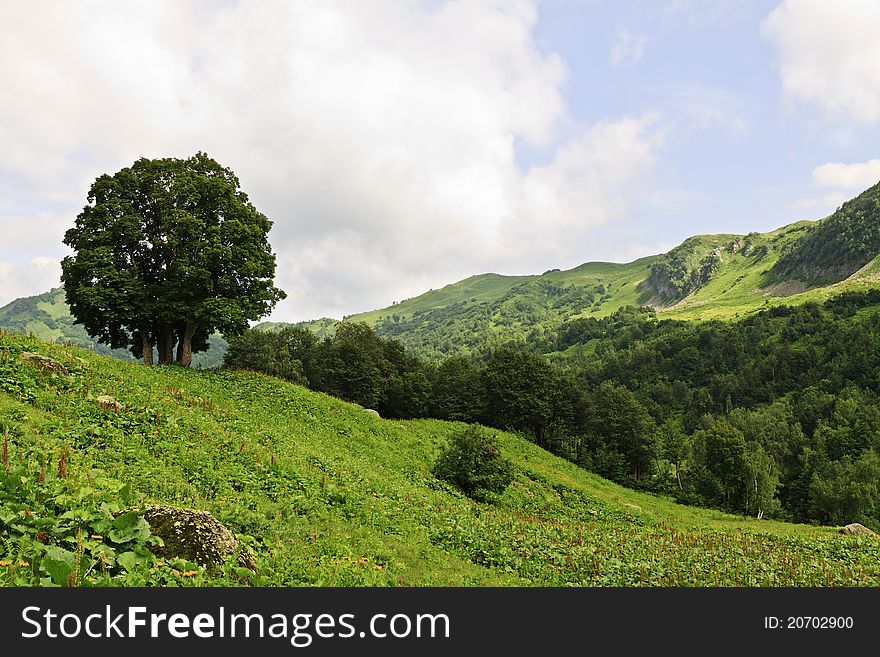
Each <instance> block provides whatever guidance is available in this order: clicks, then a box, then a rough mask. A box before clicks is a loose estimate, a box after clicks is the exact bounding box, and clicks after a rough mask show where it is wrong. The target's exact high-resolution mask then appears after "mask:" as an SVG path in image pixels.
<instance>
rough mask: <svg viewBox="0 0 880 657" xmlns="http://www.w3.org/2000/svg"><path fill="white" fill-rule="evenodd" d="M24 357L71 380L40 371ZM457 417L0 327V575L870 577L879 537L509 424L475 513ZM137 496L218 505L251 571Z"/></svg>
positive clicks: (87, 580)
mask: <svg viewBox="0 0 880 657" xmlns="http://www.w3.org/2000/svg"><path fill="white" fill-rule="evenodd" d="M23 351H34V352H38V353H40V354H43V355H45V356H49V357H51V358H53V359H56V360H57V361H59V362H60V363H62V364H63V365H65V367H66V368H67V371H68V374H67V375H64V374H55V373H41V372H40V371H38V370H36V369H34V368H32V367H31V366H29V365H27V364H25V363H24V362H22V359H21V356H20V354H21V353H22V352H23ZM103 395H110V396H112V397H113V398H114V399H115V401H116V402H117V404H113V403H107V402H106V401H105V403H104V404H100V403H98V401H97V398H98V397H100V396H103ZM463 426H464V425H461V424H456V423H447V422H441V421H437V420H416V421H390V420H384V419H379V418H376V417H373V416H372V415H370V414H368V413H366V412H365V410H364V409H362V408H361V407H359V406H356V405H353V404H348V403H345V402H342V401H338V400H336V399H334V398H331V397H328V396H326V395H322V394H319V393H315V392H311V391H309V390H307V389H305V388H303V387H300V386H297V385H293V384H290V383H286V382H283V381H280V380H278V379H275V378H272V377H268V376H264V375H260V374H256V373H250V372H245V371H235V372H233V371H199V370H187V369H183V368H180V367H175V366H165V367H154V368H148V367H144V366H142V365H138V364H135V363H131V362H124V361H120V360H114V359H111V358H108V357H105V356H100V355H97V354H94V353H92V352H89V351H85V350H81V349H78V348H75V347H71V346H66V345H59V344H48V343H45V342H42V341H40V340H38V339H36V338H33V337H28V336H25V335H20V334H10V333H3V332H0V434H2V435H0V440H2V445H3V447H2V457H3V463H2V464H0V468H2V473H0V476H2V477H3V480H2V481H3V482H4V485H3V487H2V489H0V490H2V492H0V564H2V565H0V582H2V583H3V584H5V585H13V586H15V585H55V584H60V585H76V586H138V585H163V586H178V585H180V586H228V585H245V586H248V585H249V586H254V585H256V586H496V585H500V586H699V587H712V586H878V585H880V541H878V540H877V539H876V538H873V537H852V536H842V535H840V534H838V533H837V532H836V528H833V527H813V526H807V525H794V524H785V523H780V522H775V521H768V520H761V521H758V520H755V519H751V518H744V517H739V516H733V515H727V514H724V513H721V512H718V511H712V510H706V509H699V508H693V507H685V506H681V505H677V504H675V503H673V502H671V501H669V500H667V499H663V498H660V497H655V496H651V495H648V494H642V493H637V492H633V491H630V490H628V489H625V488H622V487H620V486H618V485H616V484H613V483H611V482H609V481H606V480H604V479H602V478H600V477H598V476H596V475H593V474H591V473H588V472H586V471H584V470H582V469H580V468H578V467H577V466H576V465H574V464H572V463H570V462H567V461H565V460H563V459H560V458H557V457H555V456H553V455H551V454H549V453H548V452H546V451H544V450H542V449H540V448H538V447H537V446H536V445H534V444H533V443H531V442H529V441H527V440H525V439H523V438H521V437H519V436H517V435H513V434H509V433H503V432H498V436H499V438H500V440H501V444H502V450H503V453H504V456H506V457H507V458H509V459H510V460H511V461H512V462H513V464H514V466H515V478H514V481H513V483H512V484H511V485H510V486H509V487H508V488H507V490H506V491H505V492H504V493H503V494H501V495H499V496H497V497H495V498H493V499H491V500H489V501H488V502H475V501H473V500H471V499H469V498H468V497H466V496H464V495H463V494H462V493H460V492H459V491H458V490H456V489H455V488H453V487H451V486H450V485H448V484H446V483H443V482H441V481H438V480H437V479H436V478H435V477H434V476H433V475H432V474H431V468H432V465H433V463H434V460H435V459H436V457H437V455H438V454H439V452H440V450H441V449H442V448H443V446H444V445H445V444H446V441H447V439H448V437H449V436H450V435H451V433H452V432H454V431H457V430H460V429H461V428H463ZM486 430H487V431H493V432H494V430H491V429H486ZM148 503H162V504H169V505H174V506H181V507H186V508H194V509H204V510H207V511H210V512H211V513H212V514H214V515H215V516H216V517H217V518H218V519H220V520H221V521H222V522H224V523H225V524H226V525H227V526H228V527H229V528H230V529H232V530H233V531H234V532H235V533H236V534H237V535H238V536H239V538H240V540H241V542H242V543H243V544H244V545H245V546H247V549H248V550H249V551H251V552H252V554H253V556H254V559H255V562H256V564H257V570H256V572H254V571H251V570H248V569H244V568H241V567H239V566H237V565H236V564H235V563H228V564H226V565H225V566H224V567H222V568H214V569H210V570H209V569H206V568H204V567H202V566H200V565H199V564H195V563H190V562H185V561H183V560H181V559H177V560H174V559H170V560H162V559H159V558H158V557H156V556H155V555H153V553H152V552H151V551H150V550H149V546H150V535H149V531H148V528H147V527H145V526H144V524H143V523H142V522H140V518H139V516H138V513H137V512H138V510H139V509H141V508H143V506H144V505H145V504H148ZM125 510H128V511H134V513H130V512H129V513H123V515H122V516H119V515H114V514H118V513H119V511H125ZM114 518H116V520H114ZM120 518H121V519H122V520H120Z"/></svg>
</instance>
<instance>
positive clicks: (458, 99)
mask: <svg viewBox="0 0 880 657" xmlns="http://www.w3.org/2000/svg"><path fill="white" fill-rule="evenodd" d="M5 14H6V19H7V20H4V22H3V24H2V25H0V57H2V61H4V63H5V64H4V66H3V67H2V68H0V85H2V86H3V88H4V89H5V93H4V101H3V102H2V103H0V235H2V237H0V304H5V303H7V302H8V301H11V300H12V299H14V298H16V297H18V296H23V295H30V294H37V293H40V292H43V291H45V290H46V289H48V288H50V287H53V286H55V285H57V282H58V273H59V271H60V269H59V261H60V259H61V258H62V257H64V256H65V255H66V254H67V253H68V251H67V250H66V248H65V247H64V246H63V245H62V244H61V239H62V237H63V234H64V231H65V230H66V229H67V228H69V227H70V226H71V225H72V224H73V221H74V218H75V216H76V214H77V212H79V210H80V209H81V208H82V206H83V204H84V203H85V197H86V193H87V190H88V187H89V185H90V183H91V182H92V181H93V180H94V179H95V177H97V176H98V175H100V174H101V173H112V172H115V171H117V170H119V169H120V168H122V167H124V166H127V165H129V164H131V163H132V162H133V161H134V160H135V159H137V158H138V157H141V156H145V157H165V156H178V157H185V156H188V155H190V154H192V153H194V152H195V151H197V150H204V151H207V152H208V154H209V155H211V156H212V157H215V158H216V159H218V160H219V161H220V162H222V163H223V164H225V165H226V166H229V167H230V168H232V169H233V170H234V171H236V173H238V175H239V177H240V179H241V181H242V187H243V189H244V191H245V192H247V193H248V194H249V196H250V197H251V200H252V201H253V202H254V204H255V205H256V206H257V208H258V209H260V210H261V211H262V212H264V213H265V214H266V215H267V216H269V218H270V219H272V220H273V221H274V222H275V223H274V228H273V230H272V233H271V234H270V238H271V240H272V245H273V248H274V250H275V251H276V252H277V254H278V273H277V282H278V284H279V285H280V286H281V287H282V288H283V289H285V290H286V291H287V292H288V295H289V298H288V299H287V300H286V301H285V302H283V303H282V304H280V305H279V306H278V308H277V309H276V311H275V313H274V315H273V317H272V319H275V320H287V321H294V320H302V319H311V318H315V317H319V316H333V317H341V316H342V315H343V314H350V313H354V312H358V311H362V310H367V309H371V308H375V307H382V306H386V305H389V304H390V303H391V302H392V301H396V300H400V299H402V298H406V297H409V296H413V295H415V294H418V293H420V292H423V291H425V290H427V289H429V288H436V287H440V286H442V285H444V284H446V283H450V282H453V281H455V280H459V279H461V278H464V277H466V276H469V275H472V274H476V273H481V272H485V271H496V272H500V273H509V274H522V273H540V272H541V271H544V270H545V269H549V268H553V267H561V268H568V267H573V266H576V265H578V264H580V263H582V262H585V261H588V260H612V261H628V260H632V259H634V258H636V257H640V256H644V255H649V254H653V253H658V252H662V251H665V250H668V249H669V248H671V247H672V246H674V245H675V244H677V243H679V242H680V241H681V240H683V239H684V238H686V237H688V236H690V235H693V234H698V233H712V232H736V233H746V232H750V231H753V230H758V231H766V230H772V229H774V228H777V227H779V226H782V225H784V224H787V223H790V222H792V221H795V220H798V219H816V218H821V217H823V216H825V215H827V214H829V213H830V212H831V211H833V210H834V209H835V207H837V205H839V203H840V202H842V201H843V200H845V199H846V198H850V197H852V196H854V195H856V194H857V193H858V192H859V191H861V190H863V189H864V188H866V187H868V186H870V185H872V184H874V183H876V182H877V181H878V180H880V152H878V151H880V40H878V39H877V38H876V35H877V34H880V3H878V2H876V1H874V0H840V1H835V2H830V1H826V0H784V1H781V2H759V1H750V0H718V1H717V2H712V1H710V0H655V1H648V0H643V1H629V2H621V1H603V0H534V1H533V0H485V1H484V0H465V1H455V0H450V1H439V0H431V1H425V2H419V1H417V0H412V1H404V0H370V1H369V2H364V1H355V0H348V1H346V0H340V1H338V2H325V3H312V2H304V1H303V2H299V1H290V2H287V1H280V0H279V1H278V2H256V1H251V0H241V1H238V2H228V1H223V2H211V1H198V2H197V1H192V2H186V1H183V2H172V1H170V0H168V1H164V2H163V1H151V2H147V1H146V0H144V1H140V0H135V1H132V2H126V3H116V2H110V1H108V0H88V1H87V2H84V3H82V4H80V3H77V5H76V6H74V5H73V4H72V3H66V2H62V1H61V0H55V1H50V0H41V1H39V2H31V3H20V4H18V5H13V6H11V7H8V8H7V10H6V11H5ZM96 17H100V18H96Z"/></svg>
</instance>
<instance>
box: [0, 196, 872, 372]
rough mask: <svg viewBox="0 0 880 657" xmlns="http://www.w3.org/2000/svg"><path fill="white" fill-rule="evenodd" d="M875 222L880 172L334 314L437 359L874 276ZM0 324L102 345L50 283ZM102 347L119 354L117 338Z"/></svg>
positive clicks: (217, 358) (824, 292) (761, 302)
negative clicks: (834, 204)
mask: <svg viewBox="0 0 880 657" xmlns="http://www.w3.org/2000/svg"><path fill="white" fill-rule="evenodd" d="M877 226H880V184H878V185H875V186H874V187H872V188H870V189H868V190H866V191H865V192H864V193H862V194H860V195H859V196H858V197H856V198H854V199H853V200H851V201H848V202H846V203H844V204H843V205H842V206H841V207H840V208H839V209H838V210H837V211H836V212H834V213H833V214H832V215H830V216H829V217H827V218H825V219H823V220H821V221H798V222H795V223H792V224H789V225H787V226H784V227H782V228H779V229H777V230H774V231H771V232H769V233H749V234H747V235H736V234H719V235H697V236H694V237H690V238H688V239H686V240H685V241H684V242H682V244H680V245H679V246H677V247H675V248H674V249H672V250H671V251H669V252H668V253H664V254H660V255H655V256H649V257H645V258H640V259H638V260H635V261H633V262H630V263H623V264H621V263H612V262H587V263H584V264H582V265H580V266H578V267H575V268H573V269H570V270H565V271H561V270H559V269H551V270H549V271H546V272H544V273H543V274H540V275H524V276H503V275H500V274H494V273H489V274H480V275H477V276H471V277H469V278H466V279H464V280H462V281H459V282H456V283H452V284H450V285H447V286H445V287H443V288H440V289H438V290H430V291H428V292H426V293H424V294H421V295H418V296H416V297H413V298H410V299H406V300H404V301H401V302H400V303H394V304H392V305H391V306H388V307H386V308H381V309H378V310H373V311H370V312H366V313H360V314H356V315H349V316H346V317H345V318H344V321H348V322H365V323H367V324H368V325H369V326H371V327H373V328H374V329H375V330H376V332H377V333H378V334H379V335H381V336H383V337H393V338H396V339H398V340H399V341H400V342H402V343H403V344H404V345H405V346H406V347H407V348H408V349H409V350H410V352H411V353H413V354H416V355H419V356H421V357H425V358H429V359H433V360H440V359H443V358H445V357H447V356H450V355H458V354H470V353H484V352H485V351H487V350H490V349H492V348H495V347H498V346H501V345H510V344H517V343H535V342H541V341H542V340H543V339H544V338H546V337H547V336H549V335H552V334H553V333H554V332H555V331H556V330H557V329H558V328H559V327H560V326H561V325H562V324H563V323H565V322H569V321H571V320H577V319H581V318H588V317H597V318H598V317H607V316H609V315H611V314H612V313H614V312H616V311H617V310H619V309H620V308H622V307H624V306H629V305H646V306H651V307H652V308H654V309H655V310H656V311H657V312H658V314H659V315H660V316H662V317H664V318H670V319H683V320H699V321H703V320H711V319H732V318H735V317H742V316H745V315H749V314H753V313H755V312H757V311H759V310H762V309H767V308H771V307H775V306H782V305H786V306H790V305H799V304H802V303H805V302H810V301H815V302H823V301H826V300H828V299H829V298H832V297H835V296H838V295H840V294H842V293H845V292H858V291H863V290H866V289H871V288H873V287H875V286H876V285H877V283H878V281H880V260H878V254H880V229H878V228H877ZM335 323H336V320H333V319H329V318H322V319H318V320H314V321H310V322H300V323H299V324H297V325H298V326H304V327H307V328H309V329H310V330H312V331H313V332H315V333H316V334H317V335H318V336H319V337H325V336H327V335H330V334H332V332H333V326H334V324H335ZM282 325H283V324H280V323H272V322H266V323H263V324H260V325H258V328H262V329H266V330H276V329H278V328H280V327H281V326H282ZM0 328H3V329H6V330H11V331H25V332H33V333H34V334H35V335H37V336H38V337H41V338H44V339H47V340H54V341H59V342H63V341H71V342H73V343H74V344H77V345H82V346H87V347H89V348H93V349H95V350H97V351H98V352H99V353H109V349H107V348H106V347H105V346H103V345H99V344H97V343H95V342H94V341H93V340H92V339H91V338H89V337H88V336H87V335H86V334H85V332H84V331H83V330H82V328H81V327H79V326H77V325H74V324H73V320H72V318H71V317H70V316H69V313H68V309H67V306H66V304H65V303H64V295H63V293H62V291H61V289H60V288H56V289H54V290H52V291H50V292H47V293H46V294H43V295H39V296H36V297H29V298H27V299H18V300H16V301H13V302H12V303H11V304H9V305H7V306H5V307H4V308H0ZM225 350H226V344H225V342H224V341H223V340H222V338H220V336H212V338H211V349H209V351H208V352H205V353H203V354H197V355H196V356H195V361H194V362H195V363H196V365H197V366H199V367H213V366H215V365H217V364H219V363H220V362H221V361H222V358H223V353H225ZM113 355H116V356H119V357H122V358H129V355H128V354H127V352H125V351H123V350H117V352H114V354H113Z"/></svg>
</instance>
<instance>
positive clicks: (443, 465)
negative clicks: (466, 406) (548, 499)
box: [433, 425, 514, 501]
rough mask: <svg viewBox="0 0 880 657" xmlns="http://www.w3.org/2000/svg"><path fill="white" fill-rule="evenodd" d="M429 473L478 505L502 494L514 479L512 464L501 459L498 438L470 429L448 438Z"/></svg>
mask: <svg viewBox="0 0 880 657" xmlns="http://www.w3.org/2000/svg"><path fill="white" fill-rule="evenodd" d="M433 473H434V476H435V477H437V478H438V479H441V480H443V481H446V482H448V483H450V484H454V485H455V486H458V488H460V489H461V491H462V492H463V493H464V494H465V495H467V496H469V497H472V498H473V499H475V500H479V501H485V500H487V499H488V498H489V497H490V496H491V494H493V493H502V492H504V489H505V488H507V486H508V485H509V484H510V482H511V481H513V476H514V470H513V464H512V463H511V462H510V461H509V460H507V459H506V458H504V457H503V456H502V455H501V445H500V443H499V441H498V436H497V435H495V434H492V435H489V434H487V433H485V432H484V431H483V430H482V429H480V428H479V427H477V426H473V425H471V426H469V427H468V428H467V429H465V430H464V431H459V432H456V433H454V434H453V435H452V436H450V438H449V444H448V445H447V446H446V448H445V449H444V450H443V452H442V453H441V454H440V456H439V457H438V458H437V461H436V462H435V463H434V468H433Z"/></svg>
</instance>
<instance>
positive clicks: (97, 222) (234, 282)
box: [61, 153, 285, 366]
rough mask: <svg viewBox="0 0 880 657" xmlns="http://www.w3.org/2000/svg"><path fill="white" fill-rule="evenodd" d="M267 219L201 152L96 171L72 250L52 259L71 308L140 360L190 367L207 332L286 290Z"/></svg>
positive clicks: (244, 322)
mask: <svg viewBox="0 0 880 657" xmlns="http://www.w3.org/2000/svg"><path fill="white" fill-rule="evenodd" d="M271 226H272V222H271V221H269V219H267V218H266V217H265V216H264V215H263V214H261V213H260V212H258V211H257V209H256V208H255V207H254V206H253V204H252V203H251V202H250V201H249V200H248V197H247V195H246V194H245V193H244V192H242V191H241V190H240V189H239V181H238V178H237V177H236V176H235V174H234V173H233V172H232V171H231V170H229V169H227V168H226V167H223V166H221V165H220V164H218V163H217V162H216V161H214V160H213V159H211V158H210V157H208V156H207V155H206V154H204V153H197V154H196V155H194V156H193V157H190V158H187V159H183V160H182V159H175V158H164V159H155V160H150V159H146V158H141V159H139V160H138V161H137V162H135V163H134V164H133V165H132V166H131V167H127V168H124V169H122V170H121V171H119V172H117V173H115V174H114V175H112V176H111V175H107V174H105V175H102V176H100V177H99V178H98V179H97V180H95V182H94V184H92V187H91V189H90V190H89V194H88V204H87V205H86V206H85V207H84V208H83V211H82V212H81V213H80V214H79V216H77V218H76V224H75V226H74V227H73V228H71V229H70V230H68V231H67V233H66V234H65V237H64V243H65V244H67V245H68V246H70V247H71V248H72V249H73V250H74V252H75V253H74V255H72V256H68V257H66V258H65V259H64V260H63V261H62V263H61V266H62V276H61V280H62V282H63V283H64V288H65V291H66V296H67V303H68V304H69V305H70V311H71V314H72V315H73V316H74V317H75V318H76V320H77V322H79V323H81V324H83V325H84V326H85V328H86V330H87V331H88V332H89V334H91V335H93V336H96V337H98V338H99V339H100V340H101V341H102V342H105V343H107V344H110V345H111V346H112V347H114V348H117V347H130V348H131V350H132V352H133V353H134V354H135V355H137V356H142V357H143V359H144V362H145V363H147V364H152V362H153V347H154V346H155V347H157V350H158V354H159V363H160V364H163V363H171V362H174V361H176V362H178V363H179V364H181V365H185V366H189V365H190V364H191V362H192V353H193V351H194V350H196V351H198V350H202V349H205V348H206V346H207V338H208V336H209V335H210V334H211V333H212V332H214V331H220V332H222V333H224V334H227V335H237V334H239V333H241V332H242V331H244V330H245V329H246V328H247V326H248V322H249V321H250V320H256V319H259V318H260V317H262V316H264V315H265V314H267V313H268V312H269V311H270V310H271V309H272V308H273V307H274V306H275V304H276V303H277V302H278V301H279V300H280V299H283V298H284V297H285V294H284V292H283V291H281V290H280V289H278V288H277V287H275V285H274V284H273V277H274V275H275V254H273V253H272V251H271V247H270V245H269V242H268V233H269V229H270V228H271ZM175 343H177V345H178V346H177V353H176V355H175V353H174V345H175Z"/></svg>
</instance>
